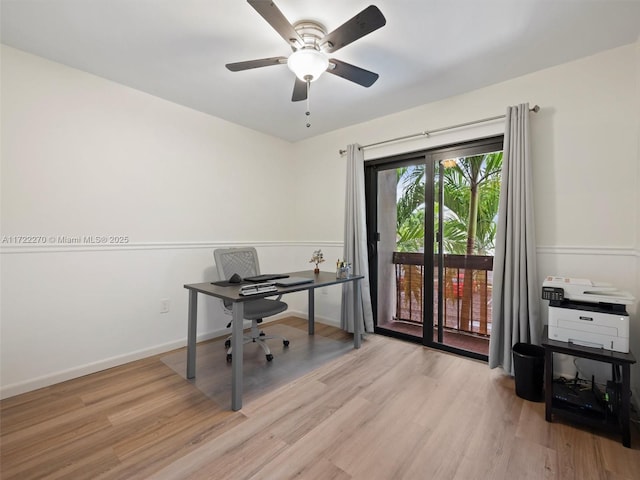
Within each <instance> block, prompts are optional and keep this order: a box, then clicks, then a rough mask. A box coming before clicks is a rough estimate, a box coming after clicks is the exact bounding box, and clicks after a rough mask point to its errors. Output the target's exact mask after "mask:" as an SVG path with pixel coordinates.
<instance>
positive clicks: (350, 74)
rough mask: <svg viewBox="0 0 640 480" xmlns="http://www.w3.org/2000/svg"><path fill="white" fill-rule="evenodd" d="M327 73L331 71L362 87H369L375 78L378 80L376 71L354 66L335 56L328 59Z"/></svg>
mask: <svg viewBox="0 0 640 480" xmlns="http://www.w3.org/2000/svg"><path fill="white" fill-rule="evenodd" d="M331 64H333V65H335V67H334V68H331ZM327 73H333V74H334V75H337V76H339V77H342V78H344V79H346V80H349V81H351V82H354V83H357V84H358V85H362V86H363V87H370V86H371V85H373V84H374V83H375V82H376V80H378V77H379V75H378V74H377V73H373V72H370V71H369V70H365V69H364V68H360V67H356V66H355V65H351V64H350V63H346V62H341V61H340V60H336V59H335V58H330V59H329V68H327Z"/></svg>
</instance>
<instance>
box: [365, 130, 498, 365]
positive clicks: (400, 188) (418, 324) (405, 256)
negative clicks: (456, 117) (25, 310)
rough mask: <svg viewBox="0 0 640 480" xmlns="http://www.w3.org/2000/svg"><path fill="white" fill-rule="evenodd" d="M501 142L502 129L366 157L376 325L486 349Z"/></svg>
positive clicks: (451, 346)
mask: <svg viewBox="0 0 640 480" xmlns="http://www.w3.org/2000/svg"><path fill="white" fill-rule="evenodd" d="M501 149H502V138H501V137H499V138H494V139H487V140H484V141H477V142H475V143H473V144H470V145H463V146H457V147H455V148H453V147H452V148H443V149H440V150H434V151H431V152H423V153H421V154H412V155H407V156H404V157H396V158H394V159H388V160H380V161H376V162H374V163H372V164H370V165H368V166H367V167H366V175H365V177H366V179H367V180H366V184H367V215H368V217H367V224H368V229H369V232H368V235H369V249H370V252H369V254H370V274H371V276H372V279H371V283H372V286H373V288H372V300H373V307H374V316H375V323H376V331H378V332H380V333H384V334H389V335H393V336H397V337H402V338H406V339H411V340H413V341H418V342H421V343H423V344H424V345H429V346H435V347H438V348H442V349H445V350H449V351H454V352H457V353H463V354H466V355H469V356H473V357H476V358H486V355H487V354H488V339H489V335H490V334H491V302H490V300H491V286H492V268H493V241H494V239H495V232H496V220H497V206H498V198H499V192H500V170H501V165H502V151H501Z"/></svg>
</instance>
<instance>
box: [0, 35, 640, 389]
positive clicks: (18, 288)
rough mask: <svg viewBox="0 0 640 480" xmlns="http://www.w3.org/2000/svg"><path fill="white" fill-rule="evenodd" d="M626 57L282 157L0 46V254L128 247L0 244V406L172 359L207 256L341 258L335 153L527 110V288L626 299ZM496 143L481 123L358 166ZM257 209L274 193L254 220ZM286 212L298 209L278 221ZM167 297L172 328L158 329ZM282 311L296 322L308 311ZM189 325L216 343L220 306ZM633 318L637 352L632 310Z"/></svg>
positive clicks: (500, 89) (298, 301)
mask: <svg viewBox="0 0 640 480" xmlns="http://www.w3.org/2000/svg"><path fill="white" fill-rule="evenodd" d="M639 51H640V48H639V44H635V45H630V46H626V47H622V48H618V49H615V50H611V51H608V52H605V53H602V54H599V55H596V56H593V57H589V58H585V59H582V60H580V61H576V62H571V63H568V64H565V65H560V66H558V67H554V68H551V69H548V70H544V71H540V72H537V73H534V74H531V75H527V76H524V77H521V78H518V79H515V80H512V81H509V82H504V83H501V84H498V85H494V86H491V87H487V88H484V89H481V90H478V91H475V92H471V93H469V94H465V95H460V96H456V97H452V98H449V99H446V100H443V101H440V102H436V103H432V104H428V105H424V106H422V107H419V108H415V109H411V110H407V111H405V112H401V113H398V114H395V115H391V116H388V117H383V118H379V119H376V120H373V121H370V122H367V123H363V124H360V125H356V126H353V127H349V128H345V129H341V130H339V131H335V132H332V133H329V134H326V135H322V136H320V137H318V138H314V139H310V140H306V141H303V142H300V143H298V144H293V145H291V144H287V143H284V142H282V141H279V140H277V139H274V138H271V137H268V136H265V135H262V134H259V133H256V132H254V131H251V130H247V129H244V128H242V127H238V126H235V125H232V124H230V123H227V122H224V121H222V120H219V119H215V118H212V117H208V116H206V115H204V114H201V113H199V112H195V111H192V110H189V109H186V108H183V107H180V106H178V105H175V104H171V103H169V102H166V101H163V100H160V99H158V98H155V97H152V96H150V95H146V94H143V93H141V92H138V91H135V90H132V89H129V88H126V87H123V86H121V85H117V84H114V83H112V82H109V81H106V80H104V79H100V78H97V77H94V76H91V75H88V74H85V73H82V72H79V71H77V70H73V69H70V68H67V67H64V66H62V65H59V64H55V63H52V62H48V61H45V60H42V59H40V58H37V57H33V56H31V55H28V54H24V53H22V52H19V51H16V50H14V49H11V48H5V47H3V49H2V171H1V173H2V235H3V236H5V237H7V236H11V235H44V236H45V237H46V238H48V237H49V236H57V235H69V236H74V235H127V236H129V241H130V243H129V244H127V245H125V246H114V245H108V246H106V247H95V246H77V245H70V246H69V245H52V244H51V243H47V244H45V245H42V246H38V247H35V248H34V247H32V246H26V245H15V244H6V243H5V244H1V245H0V247H1V252H2V255H0V261H1V262H2V265H1V270H2V278H1V281H2V318H1V330H0V333H1V335H2V338H1V342H2V343H1V345H0V346H1V350H2V351H1V352H0V355H1V357H0V360H1V363H2V366H1V370H0V373H1V375H2V378H1V379H0V381H1V383H0V384H1V386H2V395H3V396H8V395H13V394H16V393H20V392H22V391H27V390H29V389H33V388H35V387H38V386H43V385H47V384H50V383H53V382H55V381H59V380H62V379H65V378H71V377H73V376H77V375H80V374H83V373H87V372H89V371H95V370H99V369H100V368H104V367H105V366H110V365H112V364H118V363H123V362H125V361H128V360H130V359H133V358H136V357H141V356H145V355H148V354H149V353H153V352H156V351H164V350H167V349H169V348H173V347H174V346H179V345H182V344H183V342H184V338H185V336H186V326H185V322H186V319H185V317H186V299H187V298H186V292H185V291H184V289H183V288H182V285H183V284H184V283H192V282H197V281H201V280H209V279H214V278H215V274H214V272H213V268H212V266H213V262H212V253H211V252H212V250H213V248H215V247H216V246H220V245H232V244H233V245H235V244H243V243H251V244H257V246H258V248H259V253H260V257H261V262H262V267H263V270H265V271H267V270H276V269H280V268H282V269H284V270H298V269H300V270H302V269H306V268H309V265H308V263H307V262H308V256H309V254H310V253H311V251H312V250H314V249H316V248H318V247H321V248H322V249H323V251H324V252H325V254H326V257H327V258H333V257H334V256H335V257H336V258H337V257H338V256H341V250H342V248H341V240H342V231H343V218H344V212H343V210H344V207H343V198H344V172H345V168H344V165H345V164H344V158H342V157H340V155H339V154H338V150H339V149H344V148H345V147H346V145H347V144H349V143H356V142H357V143H360V144H367V143H372V142H377V141H380V140H385V139H388V138H393V137H396V136H402V135H407V134H410V133H415V132H420V131H423V130H425V129H427V130H428V129H433V128H438V127H443V126H447V125H451V124H456V123H461V122H466V121H469V120H474V119H478V118H484V117H490V116H494V115H498V114H501V113H503V112H504V109H505V107H506V106H507V105H512V104H517V103H521V102H530V103H531V104H534V103H537V104H539V105H540V106H541V107H542V110H541V111H540V113H538V114H535V115H532V116H531V121H532V134H533V136H534V138H535V144H534V148H533V158H534V163H535V167H534V184H535V201H536V221H537V226H538V232H537V243H538V253H539V262H538V270H539V276H540V278H542V277H543V276H545V275H547V274H562V275H573V276H586V277H591V278H594V279H596V280H601V281H610V282H612V283H614V284H616V285H619V286H621V287H624V288H627V289H629V290H631V291H632V292H633V293H634V294H635V295H636V297H637V298H640V288H639V285H640V273H639V271H638V270H639V266H638V264H639V263H640V254H639V253H638V252H639V251H640V240H639V238H640V214H639V213H638V205H639V204H640V198H639V196H638V193H637V191H638V185H639V182H640V171H639V170H640V148H639V145H638V144H639V132H640V125H639V124H640V114H639V113H638V112H639V111H640V109H639V108H638V106H639V105H640V101H639V98H640V80H639V78H640V75H639V73H638V71H639V70H640V53H639ZM501 131H502V123H501V122H493V123H490V124H487V125H482V126H477V127H474V128H469V129H461V130H457V131H453V132H449V133H446V134H440V135H433V136H432V137H431V138H428V139H421V140H416V141H411V142H404V143H397V144H392V145H388V146H385V147H382V148H377V149H370V150H367V151H366V158H367V159H371V158H376V157H381V156H386V155H391V154H395V153H400V152H405V151H410V150H418V149H422V148H425V147H428V146H435V145H439V144H446V143H451V142H454V141H459V140H466V139H470V138H474V137H475V138H477V137H481V136H487V135H491V134H495V133H500V132H501ZM241 172H246V173H244V174H243V173H241ZM299 179H305V180H304V181H300V180H299ZM256 190H257V191H258V192H259V191H269V192H272V195H273V192H282V194H281V195H279V194H277V193H276V194H275V195H274V197H273V199H272V201H271V202H270V203H266V202H257V203H253V202H252V201H251V200H254V199H255V197H253V196H252V194H251V192H253V191H256ZM289 193H292V194H296V193H298V194H300V198H304V199H305V200H304V201H302V202H299V203H298V204H295V205H293V204H290V203H288V202H287V201H286V199H287V198H288V194H289ZM275 212H278V213H275ZM280 212H286V213H285V214H283V213H280ZM328 263H330V262H328ZM163 298H169V299H170V301H171V311H170V312H169V313H168V314H160V313H159V307H160V300H161V299H163ZM316 300H318V303H319V305H318V306H317V308H316V311H317V313H318V315H319V316H320V317H321V318H322V317H324V318H326V319H328V320H329V321H332V320H334V321H335V318H337V311H338V309H337V305H338V302H339V295H336V294H335V292H322V293H321V294H320V295H318V296H317V297H316ZM288 301H289V303H290V305H292V310H293V311H301V312H302V313H304V309H305V308H306V302H305V301H304V298H300V297H295V298H292V299H291V300H289V299H288ZM542 311H543V312H545V309H544V308H543V309H542ZM200 312H201V315H200V318H201V319H205V320H203V321H201V322H200V324H199V333H200V335H201V336H210V335H212V334H216V333H220V329H221V328H222V327H223V326H224V323H225V322H226V319H225V318H223V317H222V316H221V312H220V310H219V309H218V305H217V303H215V302H214V301H202V302H201V304H200ZM631 312H632V349H633V350H635V352H636V353H637V352H640V341H639V338H640V333H639V332H640V325H639V320H638V315H637V304H636V305H634V306H633V308H632V309H631ZM545 317H546V314H545ZM545 319H546V318H545ZM638 371H639V369H638V367H637V366H635V367H633V369H632V372H633V375H634V385H635V388H636V393H637V389H638V385H640V379H639V378H638V377H639V376H640V375H639V374H638ZM636 396H637V394H636Z"/></svg>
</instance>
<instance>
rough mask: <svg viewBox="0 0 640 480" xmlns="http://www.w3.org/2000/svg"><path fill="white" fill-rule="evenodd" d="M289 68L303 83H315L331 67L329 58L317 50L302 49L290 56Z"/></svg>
mask: <svg viewBox="0 0 640 480" xmlns="http://www.w3.org/2000/svg"><path fill="white" fill-rule="evenodd" d="M287 66H288V67H289V70H291V71H292V72H293V73H295V75H296V77H298V78H299V79H300V80H302V81H303V82H307V81H310V82H314V81H316V80H317V79H318V78H319V77H320V75H322V72H324V71H325V70H326V69H327V68H328V67H329V58H327V56H326V55H325V54H324V53H322V52H320V51H318V50H316V49H315V48H301V49H300V50H296V51H295V52H293V53H292V54H291V55H290V56H289V58H288V60H287Z"/></svg>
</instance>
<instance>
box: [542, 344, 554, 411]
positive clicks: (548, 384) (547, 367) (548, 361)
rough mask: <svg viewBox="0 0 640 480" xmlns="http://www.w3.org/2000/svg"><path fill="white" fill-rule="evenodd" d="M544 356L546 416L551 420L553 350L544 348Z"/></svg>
mask: <svg viewBox="0 0 640 480" xmlns="http://www.w3.org/2000/svg"><path fill="white" fill-rule="evenodd" d="M544 357H545V358H544V417H545V419H546V420H547V422H550V421H551V409H552V406H553V352H552V351H551V349H550V348H545V349H544Z"/></svg>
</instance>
